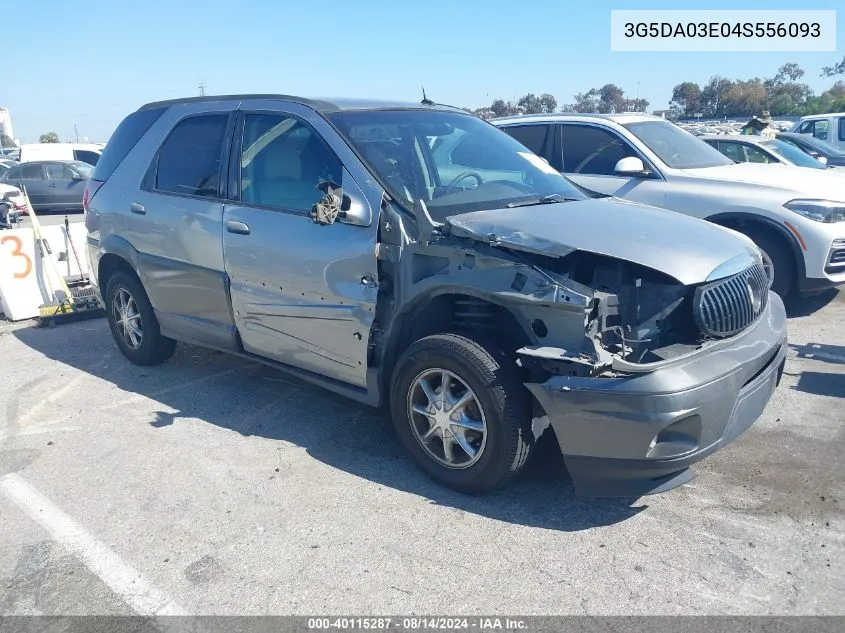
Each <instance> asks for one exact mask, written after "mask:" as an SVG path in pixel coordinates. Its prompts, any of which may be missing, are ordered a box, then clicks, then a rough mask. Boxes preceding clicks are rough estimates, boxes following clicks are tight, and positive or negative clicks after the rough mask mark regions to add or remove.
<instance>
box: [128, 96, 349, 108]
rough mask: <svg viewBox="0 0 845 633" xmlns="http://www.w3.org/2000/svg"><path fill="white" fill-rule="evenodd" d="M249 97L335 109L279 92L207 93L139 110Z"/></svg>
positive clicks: (163, 102) (240, 99)
mask: <svg viewBox="0 0 845 633" xmlns="http://www.w3.org/2000/svg"><path fill="white" fill-rule="evenodd" d="M247 99H266V100H273V101H293V102H294V103H301V104H302V105H306V106H309V107H311V108H314V109H315V110H333V109H335V108H334V106H333V105H332V104H331V103H328V102H326V101H318V100H316V99H305V98H303V97H295V96H293V95H279V94H242V95H206V96H204V97H183V98H181V99H167V100H166V101H153V102H151V103H147V104H144V105H142V106H141V107H140V108H138V110H155V109H156V108H168V107H170V106H174V105H180V104H183V103H213V102H215V101H245V100H247Z"/></svg>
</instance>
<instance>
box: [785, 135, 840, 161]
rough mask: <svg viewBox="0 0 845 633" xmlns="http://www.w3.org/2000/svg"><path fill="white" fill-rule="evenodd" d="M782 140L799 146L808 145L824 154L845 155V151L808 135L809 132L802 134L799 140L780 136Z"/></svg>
mask: <svg viewBox="0 0 845 633" xmlns="http://www.w3.org/2000/svg"><path fill="white" fill-rule="evenodd" d="M782 140H784V141H786V142H787V143H790V144H791V145H797V146H798V147H799V148H800V147H801V145H809V146H810V147H812V148H813V149H815V150H817V151H819V152H821V153H822V154H824V155H825V156H845V152H843V151H842V150H840V149H839V148H837V147H834V146H833V145H831V144H830V143H828V142H827V141H823V140H821V139H819V138H816V137H815V136H810V135H809V134H802V135H801V139H800V141H798V140H796V139H794V138H792V137H786V136H784V137H782Z"/></svg>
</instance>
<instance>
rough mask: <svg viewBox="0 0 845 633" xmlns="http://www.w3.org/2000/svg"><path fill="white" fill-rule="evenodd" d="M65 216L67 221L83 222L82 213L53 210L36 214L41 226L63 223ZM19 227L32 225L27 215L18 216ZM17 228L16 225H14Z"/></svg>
mask: <svg viewBox="0 0 845 633" xmlns="http://www.w3.org/2000/svg"><path fill="white" fill-rule="evenodd" d="M65 218H67V219H68V222H84V221H85V216H84V215H83V214H82V213H55V212H49V211H48V212H44V213H39V214H38V220H39V221H40V222H41V226H50V225H51V224H64V223H65ZM19 224H20V227H19V228H22V229H23V228H28V227H30V226H32V223H31V222H30V220H29V216H28V215H21V216H20V223H19ZM15 228H18V227H15Z"/></svg>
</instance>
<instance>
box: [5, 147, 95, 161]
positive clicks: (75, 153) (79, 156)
mask: <svg viewBox="0 0 845 633" xmlns="http://www.w3.org/2000/svg"><path fill="white" fill-rule="evenodd" d="M102 153H103V150H102V148H101V147H100V146H99V145H94V144H91V143H30V144H25V145H21V148H20V158H19V160H20V162H22V163H28V162H31V161H36V160H38V161H43V160H76V161H81V162H83V163H88V164H89V165H96V164H97V161H98V160H100V155H101V154H102Z"/></svg>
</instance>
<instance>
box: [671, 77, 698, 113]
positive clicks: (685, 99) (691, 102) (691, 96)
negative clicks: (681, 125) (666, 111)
mask: <svg viewBox="0 0 845 633" xmlns="http://www.w3.org/2000/svg"><path fill="white" fill-rule="evenodd" d="M669 108H670V109H671V110H677V111H678V112H679V114H680V115H682V116H692V115H694V114H695V113H696V112H699V111H700V108H701V88H700V87H699V85H698V84H697V83H695V82H692V81H685V82H684V83H682V84H678V85H677V86H675V87H674V88H673V89H672V100H671V101H670V102H669Z"/></svg>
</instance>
